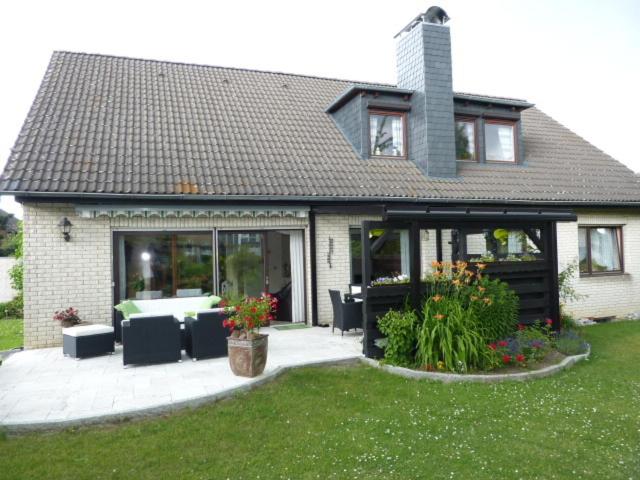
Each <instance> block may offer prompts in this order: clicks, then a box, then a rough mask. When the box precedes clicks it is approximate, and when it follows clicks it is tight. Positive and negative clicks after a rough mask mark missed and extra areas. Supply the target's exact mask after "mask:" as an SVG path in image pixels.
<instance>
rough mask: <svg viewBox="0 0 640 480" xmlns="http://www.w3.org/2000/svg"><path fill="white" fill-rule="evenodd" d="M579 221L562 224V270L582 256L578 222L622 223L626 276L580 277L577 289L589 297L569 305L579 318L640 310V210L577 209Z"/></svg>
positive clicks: (560, 233)
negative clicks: (579, 254) (579, 253)
mask: <svg viewBox="0 0 640 480" xmlns="http://www.w3.org/2000/svg"><path fill="white" fill-rule="evenodd" d="M576 213H577V214H578V221H577V222H571V223H558V264H559V269H560V270H562V269H563V268H564V267H565V266H566V265H567V264H568V263H571V262H572V261H577V259H578V225H585V226H587V225H592V226H607V225H611V226H619V225H621V226H622V234H623V235H622V238H623V254H624V269H625V273H624V274H623V275H607V276H592V277H584V276H583V277H577V278H575V279H574V281H573V285H574V288H575V289H576V291H577V292H578V293H580V294H581V295H585V296H586V297H585V298H583V299H581V300H579V301H577V302H575V303H573V304H570V305H568V310H569V311H570V312H571V313H573V314H574V315H575V316H577V317H586V316H589V317H604V316H610V315H618V316H619V315H625V314H627V313H631V312H634V311H640V212H639V211H637V210H635V211H633V210H609V211H605V210H596V211H594V210H577V211H576Z"/></svg>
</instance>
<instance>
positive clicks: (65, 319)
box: [53, 307, 82, 328]
mask: <svg viewBox="0 0 640 480" xmlns="http://www.w3.org/2000/svg"><path fill="white" fill-rule="evenodd" d="M53 319H54V320H55V321H56V322H60V325H61V326H62V327H63V328H66V327H73V326H74V325H79V324H80V323H81V322H82V320H80V316H79V315H78V309H77V308H73V307H69V308H66V309H64V310H59V311H56V312H55V314H54V315H53Z"/></svg>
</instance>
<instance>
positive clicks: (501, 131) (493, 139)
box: [484, 119, 516, 162]
mask: <svg viewBox="0 0 640 480" xmlns="http://www.w3.org/2000/svg"><path fill="white" fill-rule="evenodd" d="M484 143H485V148H486V159H487V161H488V162H515V161H516V148H515V145H516V124H515V122H512V121H509V120H488V119H487V120H485V121H484Z"/></svg>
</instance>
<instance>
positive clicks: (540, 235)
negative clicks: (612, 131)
mask: <svg viewBox="0 0 640 480" xmlns="http://www.w3.org/2000/svg"><path fill="white" fill-rule="evenodd" d="M570 221H576V215H575V214H574V213H573V212H572V211H570V210H560V209H539V208H507V207H505V208H489V207H425V208H403V209H393V208H387V209H385V212H384V214H383V220H382V221H364V222H362V233H361V240H362V250H363V251H362V279H363V285H362V299H363V308H362V311H363V330H364V342H363V350H364V354H365V356H367V357H373V358H380V357H381V356H382V354H383V352H382V350H381V349H380V348H378V347H377V346H376V345H375V343H374V342H375V340H376V339H378V338H380V337H381V336H382V335H381V333H380V332H379V330H378V327H377V323H378V318H379V317H380V316H381V315H384V314H385V313H386V312H387V311H388V310H389V309H390V308H396V309H398V308H402V307H403V306H404V305H405V303H406V302H407V300H408V301H409V302H410V305H411V306H412V307H413V308H415V309H417V310H419V309H420V307H421V303H422V300H423V298H424V297H425V295H426V293H427V292H426V285H425V284H424V283H422V281H421V280H422V279H421V252H420V231H421V230H435V232H436V260H437V261H439V262H441V261H443V244H442V232H443V230H449V229H450V230H451V231H452V232H456V233H457V235H456V237H457V238H452V240H451V244H452V258H451V259H446V260H452V261H455V260H467V259H466V258H463V253H464V252H466V244H465V242H466V234H465V233H466V232H475V231H478V230H482V229H496V228H511V229H518V230H522V231H524V232H527V234H528V235H529V238H531V240H532V242H533V243H535V245H536V246H537V247H538V248H539V249H540V251H541V252H543V257H542V258H541V259H536V260H535V261H519V262H517V261H504V262H502V261H501V262H497V261H496V262H491V263H488V264H487V269H486V272H487V273H488V274H489V275H490V276H491V277H493V278H500V279H501V280H503V281H505V282H507V283H508V284H509V286H510V287H511V288H512V289H513V290H514V291H515V292H516V293H517V294H518V296H519V298H520V322H521V323H524V324H530V323H533V322H535V321H536V320H543V319H545V318H551V319H552V320H553V321H554V328H558V327H559V316H560V302H559V296H558V258H557V243H556V222H570ZM379 229H382V230H385V231H388V230H406V231H408V232H409V278H410V283H408V284H399V285H387V286H377V287H372V286H371V275H372V255H371V248H372V242H371V237H370V234H369V233H370V232H371V231H372V230H379ZM452 237H453V235H452Z"/></svg>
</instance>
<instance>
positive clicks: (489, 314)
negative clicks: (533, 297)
mask: <svg viewBox="0 0 640 480" xmlns="http://www.w3.org/2000/svg"><path fill="white" fill-rule="evenodd" d="M477 285H478V289H484V290H482V292H481V293H482V294H483V296H484V298H488V299H489V301H471V302H470V305H471V306H472V308H473V311H474V313H475V314H476V318H477V325H478V331H479V333H480V334H481V335H482V337H483V338H484V340H485V343H488V342H492V341H495V340H497V339H499V338H504V337H506V336H508V335H510V334H512V333H513V332H514V331H515V329H516V325H517V324H518V305H519V301H520V300H519V298H518V295H516V293H515V292H514V291H513V290H511V289H510V288H509V285H507V284H506V283H505V282H502V281H500V280H498V279H495V280H490V279H489V278H488V277H486V276H482V277H481V278H480V279H479V280H478V281H477Z"/></svg>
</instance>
